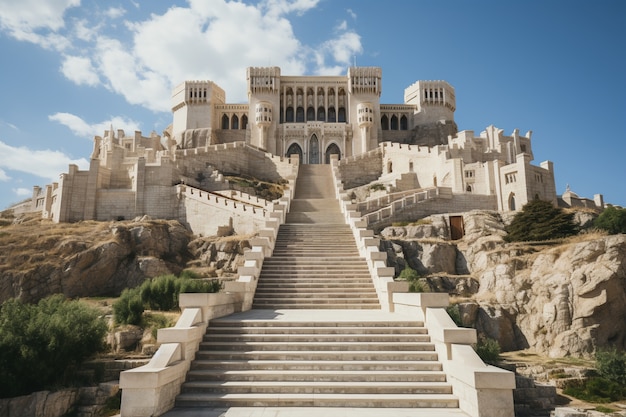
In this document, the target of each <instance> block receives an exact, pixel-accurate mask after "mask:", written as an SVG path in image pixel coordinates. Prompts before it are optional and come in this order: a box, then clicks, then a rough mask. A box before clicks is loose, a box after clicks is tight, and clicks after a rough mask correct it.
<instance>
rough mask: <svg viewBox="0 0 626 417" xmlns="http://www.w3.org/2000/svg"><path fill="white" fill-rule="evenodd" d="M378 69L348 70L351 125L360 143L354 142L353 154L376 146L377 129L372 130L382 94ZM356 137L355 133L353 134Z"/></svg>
mask: <svg viewBox="0 0 626 417" xmlns="http://www.w3.org/2000/svg"><path fill="white" fill-rule="evenodd" d="M381 80H382V69H381V68H380V67H351V68H350V69H348V93H349V100H350V115H356V117H352V118H349V119H347V120H350V121H351V123H353V126H354V124H356V125H357V126H358V129H359V134H360V141H359V142H357V141H356V140H355V142H354V149H353V151H354V154H357V155H358V154H360V153H364V152H367V151H368V150H370V149H373V148H375V147H376V146H377V145H378V129H374V128H372V127H373V126H374V125H376V126H377V125H378V124H379V121H380V95H381V93H382V86H381ZM355 122H356V123H355ZM353 129H354V127H353ZM354 134H355V136H356V132H354Z"/></svg>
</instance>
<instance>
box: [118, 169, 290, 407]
mask: <svg viewBox="0 0 626 417" xmlns="http://www.w3.org/2000/svg"><path fill="white" fill-rule="evenodd" d="M294 193H295V180H290V183H289V189H288V190H286V192H285V194H284V195H283V197H282V198H281V199H280V200H278V202H275V203H273V205H272V212H271V213H272V214H274V216H271V217H270V218H269V219H268V220H266V221H265V227H263V228H261V229H260V230H259V231H258V234H257V236H256V237H254V238H252V239H250V244H251V246H252V248H251V249H250V250H249V251H246V252H245V253H244V265H243V266H241V267H239V269H238V274H239V278H238V279H237V281H229V282H226V284H225V288H224V291H223V292H220V293H216V294H180V298H179V305H180V308H181V310H182V314H181V316H180V318H179V319H178V322H177V323H176V325H175V326H174V327H172V328H168V329H159V331H158V335H157V341H158V343H159V344H160V346H159V349H158V350H157V352H156V353H155V354H154V356H153V357H152V359H151V360H150V362H149V363H148V364H146V365H144V366H141V367H139V368H135V369H132V370H129V371H124V372H122V373H121V374H120V388H121V389H122V405H121V410H120V413H121V417H152V416H159V415H162V414H164V413H165V412H166V411H168V410H170V409H171V408H172V407H173V406H174V401H175V399H176V396H177V395H178V394H179V393H180V387H181V385H182V384H183V382H184V381H185V377H186V375H187V371H188V370H189V367H190V364H191V361H192V360H193V359H194V357H195V354H196V352H197V351H198V346H199V344H200V341H201V340H202V337H203V335H204V334H205V333H206V330H207V326H208V324H209V321H210V320H211V319H213V318H218V317H223V316H226V315H229V314H232V313H235V312H238V311H246V310H249V309H251V308H252V301H253V298H254V292H255V291H256V286H257V283H258V279H259V275H260V273H261V267H262V266H263V260H264V259H265V258H266V257H268V256H271V255H272V252H273V250H274V244H275V242H276V236H277V235H278V228H279V227H280V225H281V224H282V223H283V222H284V221H285V216H286V214H287V212H288V211H289V206H290V204H291V199H292V197H293V195H294ZM198 197H200V195H198ZM220 198H224V197H220ZM241 204H243V203H241Z"/></svg>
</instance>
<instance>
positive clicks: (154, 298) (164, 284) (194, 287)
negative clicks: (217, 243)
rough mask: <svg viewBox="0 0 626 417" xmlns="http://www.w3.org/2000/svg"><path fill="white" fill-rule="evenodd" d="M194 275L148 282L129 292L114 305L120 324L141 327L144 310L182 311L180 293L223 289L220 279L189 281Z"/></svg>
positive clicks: (189, 274) (126, 290)
mask: <svg viewBox="0 0 626 417" xmlns="http://www.w3.org/2000/svg"><path fill="white" fill-rule="evenodd" d="M192 275H193V274H192V273H191V272H188V273H187V274H184V275H181V277H176V276H174V275H162V276H160V277H156V278H153V279H148V280H145V281H144V282H143V283H142V284H141V285H140V286H139V287H137V288H132V289H125V290H124V291H123V292H122V294H121V295H120V298H119V299H118V300H117V301H115V302H114V303H113V314H114V317H115V322H116V323H118V324H135V325H139V324H141V317H142V314H143V312H144V309H146V308H148V309H150V310H158V311H172V310H177V309H178V295H179V294H180V293H215V292H219V291H220V290H221V289H222V283H221V282H220V281H219V280H210V281H206V280H201V279H193V278H189V276H192Z"/></svg>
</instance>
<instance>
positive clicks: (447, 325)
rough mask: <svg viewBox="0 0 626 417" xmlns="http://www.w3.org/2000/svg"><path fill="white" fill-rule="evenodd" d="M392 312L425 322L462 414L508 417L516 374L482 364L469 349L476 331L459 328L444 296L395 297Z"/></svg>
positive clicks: (436, 294) (426, 294)
mask: <svg viewBox="0 0 626 417" xmlns="http://www.w3.org/2000/svg"><path fill="white" fill-rule="evenodd" d="M393 304H394V311H396V312H399V313H403V314H409V315H412V316H415V318H416V319H417V320H422V321H424V325H425V326H426V327H427V328H428V333H429V335H430V336H431V339H432V341H433V342H434V343H435V349H436V351H437V354H438V355H439V361H440V362H441V363H442V364H443V370H444V372H445V373H446V375H447V378H448V381H449V382H450V383H451V384H452V392H453V394H454V395H456V396H457V397H459V407H460V408H461V410H463V411H464V412H466V413H467V414H469V415H470V416H475V417H510V416H511V415H512V413H513V410H514V405H513V390H514V389H515V374H514V373H513V372H510V371H506V370H504V369H500V368H498V367H495V366H491V365H487V364H485V363H484V362H483V361H482V360H481V359H480V358H479V357H478V355H477V354H476V352H475V351H474V349H473V347H472V345H473V344H475V343H476V330H474V329H465V328H459V327H457V326H456V324H455V323H454V322H453V321H452V319H451V318H450V316H449V315H448V313H447V312H446V310H445V307H447V306H448V304H449V296H448V294H446V293H395V294H393Z"/></svg>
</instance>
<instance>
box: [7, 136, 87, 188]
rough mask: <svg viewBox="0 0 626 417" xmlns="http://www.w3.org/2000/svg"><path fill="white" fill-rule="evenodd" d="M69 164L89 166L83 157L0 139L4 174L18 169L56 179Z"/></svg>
mask: <svg viewBox="0 0 626 417" xmlns="http://www.w3.org/2000/svg"><path fill="white" fill-rule="evenodd" d="M69 164H76V165H78V167H79V168H80V169H87V168H88V167H89V162H88V161H87V160H86V159H85V158H80V159H72V158H70V157H69V156H68V155H65V154H64V153H63V152H60V151H53V150H49V149H48V150H35V149H29V148H27V147H25V146H22V147H15V146H11V145H8V144H6V143H4V142H2V141H0V171H2V172H4V173H5V174H4V175H5V176H6V175H7V174H6V171H18V172H22V173H27V174H32V175H36V176H38V177H41V178H45V179H47V180H52V181H56V180H58V178H59V174H60V173H62V172H67V167H68V165H69Z"/></svg>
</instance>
